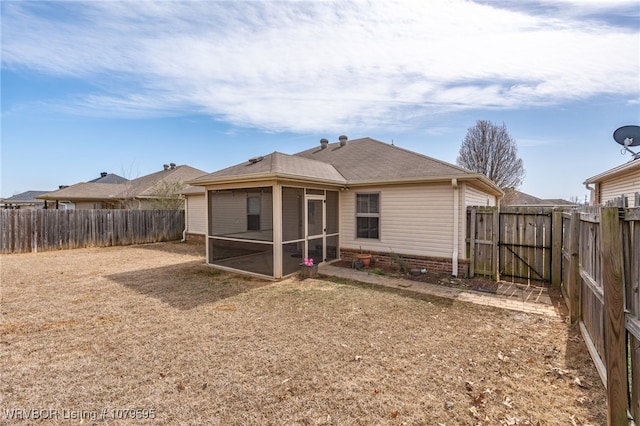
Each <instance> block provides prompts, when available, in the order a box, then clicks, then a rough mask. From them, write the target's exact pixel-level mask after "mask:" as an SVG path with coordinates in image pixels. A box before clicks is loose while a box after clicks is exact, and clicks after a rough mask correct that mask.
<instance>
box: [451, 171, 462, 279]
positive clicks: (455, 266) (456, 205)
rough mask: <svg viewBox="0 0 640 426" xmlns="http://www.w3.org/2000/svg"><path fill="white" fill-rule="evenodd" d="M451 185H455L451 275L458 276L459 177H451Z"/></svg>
mask: <svg viewBox="0 0 640 426" xmlns="http://www.w3.org/2000/svg"><path fill="white" fill-rule="evenodd" d="M451 186H452V187H453V256H451V264H452V266H451V269H452V270H451V275H453V276H454V277H457V276H458V250H459V244H458V239H459V238H458V236H459V233H460V229H459V226H460V218H459V217H458V216H459V215H460V198H459V196H458V179H456V178H453V179H451Z"/></svg>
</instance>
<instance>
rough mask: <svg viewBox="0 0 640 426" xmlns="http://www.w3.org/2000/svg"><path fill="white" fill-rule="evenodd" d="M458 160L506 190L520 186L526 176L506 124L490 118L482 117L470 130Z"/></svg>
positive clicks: (462, 164)
mask: <svg viewBox="0 0 640 426" xmlns="http://www.w3.org/2000/svg"><path fill="white" fill-rule="evenodd" d="M456 162H457V163H458V165H460V166H462V167H465V168H467V169H469V170H471V171H472V172H476V173H481V174H483V175H485V176H487V177H488V178H489V179H491V180H492V181H493V182H494V183H495V184H496V185H498V186H499V187H500V188H503V189H504V188H517V187H519V186H520V185H522V181H523V180H524V176H525V169H524V166H523V165H522V160H521V159H520V158H518V147H517V145H516V141H515V140H514V139H513V138H512V137H511V135H510V134H509V132H508V131H507V127H506V126H505V125H504V123H503V124H502V126H498V125H496V124H494V123H492V122H491V121H488V120H478V121H477V122H476V125H475V126H473V127H470V128H469V130H467V135H466V136H465V137H464V140H463V141H462V146H461V147H460V151H459V153H458V158H457V159H456Z"/></svg>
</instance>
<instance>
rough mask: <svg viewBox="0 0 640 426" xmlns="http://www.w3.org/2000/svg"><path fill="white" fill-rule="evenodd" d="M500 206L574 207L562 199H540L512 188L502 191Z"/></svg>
mask: <svg viewBox="0 0 640 426" xmlns="http://www.w3.org/2000/svg"><path fill="white" fill-rule="evenodd" d="M500 205H501V206H540V207H543V206H544V207H568V206H575V204H574V203H572V202H571V201H567V200H563V199H542V198H538V197H534V196H533V195H529V194H526V193H524V192H520V191H517V190H515V189H513V188H509V189H506V190H504V197H503V198H502V200H500Z"/></svg>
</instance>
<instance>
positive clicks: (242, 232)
mask: <svg viewBox="0 0 640 426" xmlns="http://www.w3.org/2000/svg"><path fill="white" fill-rule="evenodd" d="M209 235H210V236H214V237H215V236H217V237H225V238H235V239H241V240H257V241H273V197H272V193H271V188H270V187H264V188H261V187H258V188H246V189H234V190H227V191H209Z"/></svg>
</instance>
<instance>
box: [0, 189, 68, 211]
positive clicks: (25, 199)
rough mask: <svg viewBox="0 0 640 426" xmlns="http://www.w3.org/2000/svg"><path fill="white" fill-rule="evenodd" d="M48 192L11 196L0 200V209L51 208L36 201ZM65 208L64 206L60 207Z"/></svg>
mask: <svg viewBox="0 0 640 426" xmlns="http://www.w3.org/2000/svg"><path fill="white" fill-rule="evenodd" d="M48 192H49V191H25V192H22V193H20V194H16V195H13V196H11V197H9V198H3V199H0V203H2V208H4V209H32V210H33V209H46V208H52V207H53V206H50V205H47V202H46V201H45V200H39V199H36V197H37V196H40V195H42V194H46V193H48ZM62 208H66V206H64V205H63V206H62Z"/></svg>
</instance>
